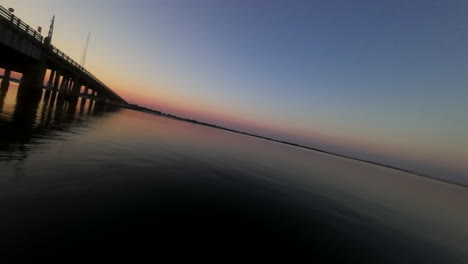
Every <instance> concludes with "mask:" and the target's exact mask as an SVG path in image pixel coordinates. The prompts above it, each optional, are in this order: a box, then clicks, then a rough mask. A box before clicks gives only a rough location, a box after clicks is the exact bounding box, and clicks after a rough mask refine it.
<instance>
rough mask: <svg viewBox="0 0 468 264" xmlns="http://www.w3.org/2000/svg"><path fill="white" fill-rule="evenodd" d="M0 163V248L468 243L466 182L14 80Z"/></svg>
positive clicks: (156, 255)
mask: <svg viewBox="0 0 468 264" xmlns="http://www.w3.org/2000/svg"><path fill="white" fill-rule="evenodd" d="M0 171H1V174H0V175H1V176H0V234H1V236H0V250H6V252H2V253H4V254H2V255H3V256H8V257H14V258H15V259H17V260H22V259H23V258H28V257H37V256H47V257H48V258H50V257H51V256H52V257H58V256H59V255H61V254H65V255H66V257H67V259H69V258H70V257H73V258H75V257H80V256H90V255H91V254H98V255H100V256H102V257H105V258H106V259H107V260H109V259H120V258H121V257H122V256H126V257H130V258H131V259H132V262H135V260H136V259H138V258H140V257H141V258H143V257H145V258H146V257H149V258H152V259H154V260H163V259H164V257H171V259H177V258H190V259H194V258H203V259H206V258H208V259H215V260H217V261H218V262H224V261H225V260H230V259H233V258H236V259H239V260H246V259H247V257H248V259H249V260H251V259H252V255H253V256H257V257H260V260H263V261H265V260H267V259H275V260H278V258H280V257H284V258H286V260H293V259H295V258H299V257H301V258H307V259H309V260H311V261H313V262H318V263H331V262H335V263H362V262H372V263H464V262H466V260H467V255H468V254H467V252H468V248H467V245H468V225H466V223H467V222H468V212H467V211H466V201H467V200H468V192H467V189H466V188H464V187H460V186H456V185H451V184H446V183H442V182H438V181H434V180H430V179H426V178H420V177H416V176H414V175H411V174H407V173H403V172H400V171H395V170H392V169H388V168H383V167H379V166H374V165H371V164H366V163H361V162H356V161H353V160H349V159H343V158H339V157H334V156H330V155H326V154H323V153H317V152H314V151H309V150H304V149H299V148H295V147H292V146H286V145H282V144H278V143H273V142H269V141H265V140H261V139H258V138H253V137H248V136H243V135H239V134H234V133H230V132H227V131H222V130H217V129H213V128H209V127H203V126H199V125H195V124H191V123H185V122H181V121H177V120H172V119H169V118H164V117H160V116H155V115H149V114H146V113H140V112H135V111H130V110H122V109H115V108H112V107H110V106H106V105H99V104H93V103H90V102H89V101H81V100H78V101H77V102H72V101H67V100H64V99H63V98H60V96H59V95H57V94H54V93H51V92H44V93H43V94H42V97H41V98H37V99H33V98H29V97H28V96H27V93H25V94H23V93H22V91H18V88H17V87H16V86H14V85H13V86H11V87H10V88H9V90H8V91H7V92H6V91H2V93H1V94H0ZM7 263H10V262H7Z"/></svg>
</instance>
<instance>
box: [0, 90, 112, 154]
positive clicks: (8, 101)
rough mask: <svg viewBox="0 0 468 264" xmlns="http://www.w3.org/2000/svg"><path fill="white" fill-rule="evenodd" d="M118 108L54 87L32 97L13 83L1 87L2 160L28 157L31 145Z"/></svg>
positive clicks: (95, 119)
mask: <svg viewBox="0 0 468 264" xmlns="http://www.w3.org/2000/svg"><path fill="white" fill-rule="evenodd" d="M117 110H118V109H117V108H115V107H112V106H110V105H102V104H96V103H95V102H94V101H90V100H82V99H79V100H77V101H69V100H66V99H64V98H63V97H61V96H60V95H59V94H58V93H57V92H52V91H44V92H43V93H42V96H41V97H29V96H28V94H27V91H26V92H23V91H22V90H20V89H18V86H17V85H15V84H13V85H12V86H11V88H10V89H8V90H2V91H0V117H1V119H0V122H1V123H0V128H1V130H2V132H1V133H2V134H1V135H2V136H1V138H0V161H1V160H22V159H25V158H26V157H27V155H28V152H29V151H30V150H31V149H33V148H37V147H39V146H40V145H41V144H43V143H45V142H47V140H48V139H49V138H55V139H59V136H58V134H57V132H59V131H61V132H69V133H77V132H79V131H80V127H81V128H83V127H86V126H89V125H90V124H92V123H94V122H96V121H97V118H99V117H100V116H102V115H104V114H105V113H110V112H113V111H117ZM90 117H93V119H92V120H91V119H90Z"/></svg>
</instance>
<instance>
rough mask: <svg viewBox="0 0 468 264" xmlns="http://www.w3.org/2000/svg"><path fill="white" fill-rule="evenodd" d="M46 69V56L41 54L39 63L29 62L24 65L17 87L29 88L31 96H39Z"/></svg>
mask: <svg viewBox="0 0 468 264" xmlns="http://www.w3.org/2000/svg"><path fill="white" fill-rule="evenodd" d="M46 70H47V67H46V57H45V55H44V54H43V55H42V56H41V58H40V62H39V63H30V64H29V65H27V66H26V68H25V70H24V71H23V79H22V80H21V83H20V85H19V87H18V88H19V89H20V90H21V89H27V90H29V91H30V93H29V94H30V95H31V96H32V97H36V96H41V95H42V88H43V87H44V78H45V74H46Z"/></svg>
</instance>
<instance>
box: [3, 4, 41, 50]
mask: <svg viewBox="0 0 468 264" xmlns="http://www.w3.org/2000/svg"><path fill="white" fill-rule="evenodd" d="M0 17H1V18H3V19H4V20H7V21H9V22H10V23H11V24H12V25H15V26H16V27H17V28H19V29H21V30H22V31H24V32H26V34H28V35H30V36H32V37H33V38H35V39H36V40H37V41H39V42H41V43H42V39H43V37H42V35H41V33H39V32H38V31H36V30H34V29H33V28H31V27H30V26H29V25H28V24H26V23H24V22H23V21H21V19H19V18H18V17H16V16H15V15H13V14H12V13H11V12H10V11H8V10H7V9H5V8H4V7H3V6H0Z"/></svg>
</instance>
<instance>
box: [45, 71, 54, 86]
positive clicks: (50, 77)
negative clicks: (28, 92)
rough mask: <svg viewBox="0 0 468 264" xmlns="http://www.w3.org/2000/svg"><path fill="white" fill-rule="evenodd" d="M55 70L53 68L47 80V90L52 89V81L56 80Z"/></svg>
mask: <svg viewBox="0 0 468 264" xmlns="http://www.w3.org/2000/svg"><path fill="white" fill-rule="evenodd" d="M54 78H55V71H54V70H51V71H50V75H49V80H48V81H47V90H52V83H53V82H54Z"/></svg>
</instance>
